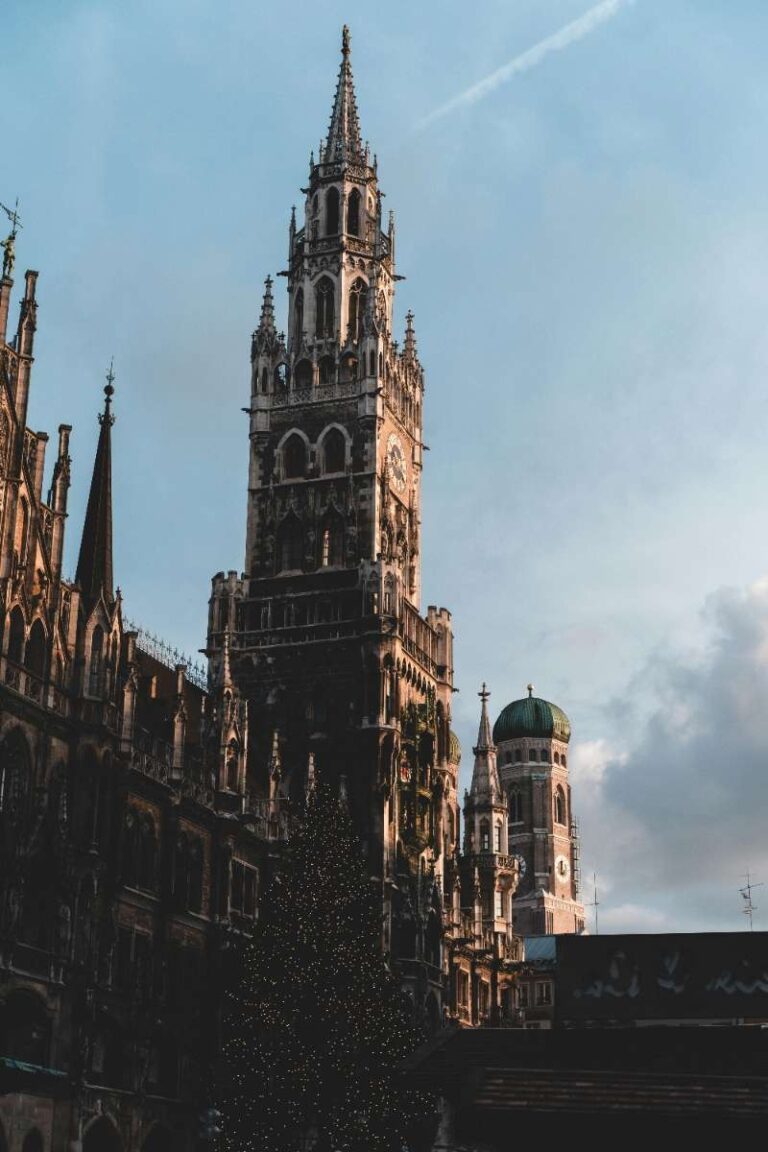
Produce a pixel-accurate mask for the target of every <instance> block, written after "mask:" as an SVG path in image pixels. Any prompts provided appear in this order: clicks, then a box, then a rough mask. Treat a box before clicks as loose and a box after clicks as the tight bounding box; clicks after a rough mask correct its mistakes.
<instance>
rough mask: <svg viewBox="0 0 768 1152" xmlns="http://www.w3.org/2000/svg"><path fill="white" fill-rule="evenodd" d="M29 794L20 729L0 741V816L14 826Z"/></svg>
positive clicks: (23, 812) (28, 773) (29, 766)
mask: <svg viewBox="0 0 768 1152" xmlns="http://www.w3.org/2000/svg"><path fill="white" fill-rule="evenodd" d="M31 794H32V760H31V757H30V754H29V746H28V745H27V741H26V739H25V738H24V736H23V735H22V733H21V730H20V729H16V730H15V731H13V732H11V733H9V735H8V736H6V738H5V740H3V742H2V744H0V817H2V818H3V820H4V821H7V824H8V826H9V827H11V828H13V829H17V828H18V827H19V825H20V823H21V822H22V821H23V819H24V817H25V816H26V814H27V812H28V809H29V801H30V798H31Z"/></svg>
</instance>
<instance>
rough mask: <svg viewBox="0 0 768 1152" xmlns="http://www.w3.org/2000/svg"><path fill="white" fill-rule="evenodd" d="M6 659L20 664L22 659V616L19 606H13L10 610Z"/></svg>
mask: <svg viewBox="0 0 768 1152" xmlns="http://www.w3.org/2000/svg"><path fill="white" fill-rule="evenodd" d="M8 659H9V660H11V661H12V662H13V663H14V664H21V663H22V661H23V659H24V616H23V614H22V611H21V608H19V607H16V608H14V610H13V612H11V624H10V628H9V630H8Z"/></svg>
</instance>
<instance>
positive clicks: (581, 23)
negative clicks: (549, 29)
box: [416, 0, 634, 132]
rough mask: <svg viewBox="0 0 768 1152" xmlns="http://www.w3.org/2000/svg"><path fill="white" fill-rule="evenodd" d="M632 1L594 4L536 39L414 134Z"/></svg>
mask: <svg viewBox="0 0 768 1152" xmlns="http://www.w3.org/2000/svg"><path fill="white" fill-rule="evenodd" d="M633 2H634V0H603V2H602V3H601V4H596V5H595V6H594V8H590V9H589V11H588V12H585V13H584V14H583V15H582V16H579V17H578V19H576V20H572V21H571V22H570V23H569V24H565V25H564V26H563V27H562V28H560V29H559V30H558V31H557V32H553V33H552V35H551V36H547V37H545V39H544V40H539V42H538V44H534V45H533V47H531V48H528V49H527V50H526V51H525V52H521V53H520V55H519V56H515V57H514V59H512V60H510V61H509V62H508V63H507V64H503V65H502V66H501V68H497V69H496V71H495V72H491V74H490V75H489V76H486V77H485V79H484V80H480V81H478V83H477V84H473V85H472V86H471V87H469V88H465V90H464V91H463V92H460V93H459V94H458V96H454V97H453V98H452V99H451V100H449V101H448V102H447V104H443V105H441V106H440V107H439V108H436V109H435V110H434V111H433V112H430V113H429V114H428V115H427V116H425V117H424V119H423V120H420V121H419V123H418V124H417V125H416V131H417V132H418V131H422V130H423V129H424V128H427V127H428V126H429V125H430V124H434V123H435V121H436V120H442V118H443V117H444V116H448V115H449V114H450V113H451V112H455V111H456V109H457V108H465V107H467V106H469V105H470V104H476V103H477V102H478V100H482V99H484V97H486V96H489V95H490V93H491V92H495V91H496V89H497V88H500V87H501V85H502V84H506V82H507V80H511V78H512V77H513V76H517V75H519V74H520V73H521V72H530V70H531V69H532V68H535V67H536V66H537V64H540V63H541V61H542V60H543V59H544V58H545V57H546V56H549V55H551V53H552V52H561V51H562V50H563V49H564V48H569V47H570V45H571V44H575V43H576V42H577V41H578V40H583V39H584V37H585V36H588V35H589V34H590V32H593V31H594V30H595V28H598V27H599V26H600V25H601V24H605V23H606V21H608V20H610V19H612V17H614V16H616V15H617V14H618V13H619V12H620V11H621V9H622V8H627V7H628V6H629V5H630V4H632V3H633Z"/></svg>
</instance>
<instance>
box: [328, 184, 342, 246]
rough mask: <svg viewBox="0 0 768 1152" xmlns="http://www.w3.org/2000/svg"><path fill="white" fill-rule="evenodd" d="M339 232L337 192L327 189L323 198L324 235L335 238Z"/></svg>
mask: <svg viewBox="0 0 768 1152" xmlns="http://www.w3.org/2000/svg"><path fill="white" fill-rule="evenodd" d="M338 232H339V190H338V188H329V189H328V194H327V195H326V197H325V234H326V236H337V235H338Z"/></svg>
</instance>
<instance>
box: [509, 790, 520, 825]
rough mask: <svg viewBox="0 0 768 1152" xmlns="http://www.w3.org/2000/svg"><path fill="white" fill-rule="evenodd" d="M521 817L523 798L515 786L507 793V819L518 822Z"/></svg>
mask: <svg viewBox="0 0 768 1152" xmlns="http://www.w3.org/2000/svg"><path fill="white" fill-rule="evenodd" d="M522 818H523V798H522V796H521V795H520V792H519V790H518V789H517V788H513V789H512V791H511V792H510V793H509V819H510V822H511V823H512V824H519V823H520V821H521V820H522Z"/></svg>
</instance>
